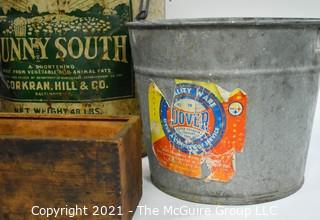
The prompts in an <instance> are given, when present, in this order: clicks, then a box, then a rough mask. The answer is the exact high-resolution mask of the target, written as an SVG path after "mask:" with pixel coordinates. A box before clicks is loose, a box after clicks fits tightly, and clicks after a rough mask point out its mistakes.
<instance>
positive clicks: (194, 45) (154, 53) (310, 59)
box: [128, 18, 320, 204]
mask: <svg viewBox="0 0 320 220" xmlns="http://www.w3.org/2000/svg"><path fill="white" fill-rule="evenodd" d="M128 26H129V35H130V41H131V47H132V54H133V62H134V69H135V72H136V84H137V87H138V91H139V96H140V97H139V99H140V102H141V112H142V119H143V129H144V139H145V143H147V145H148V156H149V163H150V169H151V176H152V181H153V183H154V184H155V185H156V186H157V187H158V188H159V189H161V190H163V191H164V192H166V193H168V194H170V195H173V196H175V197H178V198H181V199H185V200H190V201H194V202H201V203H210V204H254V203H261V202H267V201H272V200H276V199H280V198H283V197H286V196H288V195H290V194H292V193H294V192H296V191H297V190H298V189H299V188H300V187H301V186H302V184H303V180H304V170H305V164H306V158H307V152H308V145H309V140H310V135H311V129H312V123H313V117H314V112H315V106H316V100H317V93H318V87H319V68H320V64H319V58H320V37H319V36H320V35H319V33H320V32H319V26H320V20H319V19H293V18H288V19H287V18H281V19H280V18H212V19H190V20H188V19H183V20H163V21H157V22H146V21H136V22H131V23H129V24H128Z"/></svg>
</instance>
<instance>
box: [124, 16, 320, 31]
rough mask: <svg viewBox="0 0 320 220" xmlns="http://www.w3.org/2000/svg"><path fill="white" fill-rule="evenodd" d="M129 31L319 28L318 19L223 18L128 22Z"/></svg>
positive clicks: (319, 19)
mask: <svg viewBox="0 0 320 220" xmlns="http://www.w3.org/2000/svg"><path fill="white" fill-rule="evenodd" d="M127 26H128V27H129V29H136V28H142V29H150V28H179V27H206V26H212V27H215V26H216V27H224V26H234V27H245V26H271V27H273V26H274V27H276V26H292V27H306V26H316V27H320V18H280V17H279V18H276V17H270V18H269V17H225V18H222V17H221V18H190V19H167V20H156V21H145V20H142V21H133V22H128V23H127Z"/></svg>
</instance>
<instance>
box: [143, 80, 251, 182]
mask: <svg viewBox="0 0 320 220" xmlns="http://www.w3.org/2000/svg"><path fill="white" fill-rule="evenodd" d="M175 82H176V87H175V89H174V94H173V100H172V103H168V102H167V100H166V99H165V97H164V96H163V95H162V93H161V91H160V89H159V88H158V87H157V85H156V84H155V83H154V82H151V83H150V85H149V114H150V127H151V134H152V143H153V152H154V154H155V156H156V158H157V159H158V161H159V163H160V165H161V166H163V167H165V168H167V169H169V170H170V171H173V172H176V173H179V174H182V175H185V176H188V177H193V178H198V179H204V180H205V181H212V180H214V181H221V182H228V181H230V180H231V179H232V177H233V176H234V174H235V153H236V152H242V151H243V147H244V142H245V124H246V111H247V95H246V94H245V92H243V91H242V90H241V89H235V90H234V91H233V92H231V93H230V92H228V91H226V90H224V89H223V88H221V87H220V86H217V85H216V84H214V83H208V82H199V81H191V80H176V81H175Z"/></svg>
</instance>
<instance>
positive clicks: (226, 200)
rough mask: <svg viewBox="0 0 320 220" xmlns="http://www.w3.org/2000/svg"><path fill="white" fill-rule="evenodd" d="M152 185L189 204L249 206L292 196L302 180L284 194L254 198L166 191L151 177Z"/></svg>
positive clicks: (256, 196) (275, 193)
mask: <svg viewBox="0 0 320 220" xmlns="http://www.w3.org/2000/svg"><path fill="white" fill-rule="evenodd" d="M151 181H152V183H153V184H154V185H155V186H156V187H157V188H158V189H160V190H161V191H163V192H164V193H167V194H169V195H171V196H173V197H176V198H179V199H182V200H187V201H190V202H196V203H203V204H211V205H251V204H259V203H265V202H271V201H274V200H278V199H282V198H285V197H288V196H290V195H292V194H293V193H295V192H297V191H298V190H299V189H300V188H301V187H302V185H303V183H304V179H303V180H302V181H301V183H299V184H298V185H295V186H294V187H292V188H291V189H290V190H288V191H286V192H274V193H270V194H261V195H254V196H246V197H244V196H243V197H218V196H202V195H201V196H200V195H195V194H190V193H185V192H176V191H172V190H168V189H167V188H166V187H164V186H162V185H161V184H159V183H158V182H157V181H156V180H155V179H154V178H153V177H152V175H151Z"/></svg>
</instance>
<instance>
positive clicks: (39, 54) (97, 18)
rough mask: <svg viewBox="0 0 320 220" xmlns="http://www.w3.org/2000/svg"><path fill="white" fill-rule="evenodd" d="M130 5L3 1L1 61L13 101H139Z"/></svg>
mask: <svg viewBox="0 0 320 220" xmlns="http://www.w3.org/2000/svg"><path fill="white" fill-rule="evenodd" d="M131 18H132V15H131V4H130V0H99V1H96V0H87V1H82V0H80V1H79V0H21V1H8V0H3V1H1V4H0V60H1V66H2V73H3V80H4V81H5V84H6V87H7V89H8V91H9V92H7V93H5V94H6V96H5V99H6V100H11V101H14V102H50V103H57V102H63V103H66V102H71V103H75V102H95V101H97V102H99V101H105V100H115V99H123V98H132V97H134V78H133V72H132V68H131V65H132V64H131V54H130V50H129V39H128V31H127V28H126V27H125V26H124V24H125V22H127V21H130V20H131Z"/></svg>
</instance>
